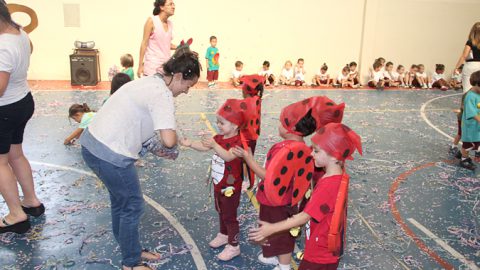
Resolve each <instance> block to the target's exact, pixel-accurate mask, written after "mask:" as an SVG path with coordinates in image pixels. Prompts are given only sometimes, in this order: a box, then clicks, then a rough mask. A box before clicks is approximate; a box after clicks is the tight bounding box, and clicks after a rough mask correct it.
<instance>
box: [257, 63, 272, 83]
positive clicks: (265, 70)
mask: <svg viewBox="0 0 480 270" xmlns="http://www.w3.org/2000/svg"><path fill="white" fill-rule="evenodd" d="M258 75H260V76H263V77H265V85H266V86H268V85H270V84H275V75H273V73H272V72H271V71H270V62H268V61H263V66H262V69H261V70H260V72H258Z"/></svg>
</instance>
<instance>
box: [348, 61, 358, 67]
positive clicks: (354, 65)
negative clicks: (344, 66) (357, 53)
mask: <svg viewBox="0 0 480 270" xmlns="http://www.w3.org/2000/svg"><path fill="white" fill-rule="evenodd" d="M348 66H349V67H356V66H357V63H356V62H350V64H348Z"/></svg>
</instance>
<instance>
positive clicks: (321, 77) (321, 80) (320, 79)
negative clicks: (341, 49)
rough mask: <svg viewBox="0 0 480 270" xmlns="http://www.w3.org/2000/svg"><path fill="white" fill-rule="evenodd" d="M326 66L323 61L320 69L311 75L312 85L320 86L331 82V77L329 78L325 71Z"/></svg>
mask: <svg viewBox="0 0 480 270" xmlns="http://www.w3.org/2000/svg"><path fill="white" fill-rule="evenodd" d="M327 70H328V66H327V64H325V63H323V65H322V66H321V67H320V71H319V72H318V73H317V74H316V75H315V77H313V83H312V86H315V85H316V86H322V87H327V86H330V85H332V84H333V79H331V78H330V75H329V74H328V73H327Z"/></svg>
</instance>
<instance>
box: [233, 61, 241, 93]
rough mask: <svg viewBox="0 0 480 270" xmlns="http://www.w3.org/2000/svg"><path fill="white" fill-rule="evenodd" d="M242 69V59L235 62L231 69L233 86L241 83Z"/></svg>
mask: <svg viewBox="0 0 480 270" xmlns="http://www.w3.org/2000/svg"><path fill="white" fill-rule="evenodd" d="M242 70H243V63H242V61H237V62H235V69H234V70H233V71H232V77H231V81H232V83H233V86H235V87H237V86H239V85H240V84H242V79H241V78H242V75H243V74H242Z"/></svg>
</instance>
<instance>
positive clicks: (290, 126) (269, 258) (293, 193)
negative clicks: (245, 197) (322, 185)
mask: <svg viewBox="0 0 480 270" xmlns="http://www.w3.org/2000/svg"><path fill="white" fill-rule="evenodd" d="M344 107H345V104H340V105H337V104H335V102H333V101H332V100H331V99H329V98H327V97H325V96H317V97H311V98H309V99H305V100H302V101H299V102H296V103H293V104H291V105H289V106H287V107H285V108H283V110H282V112H281V115H280V119H281V121H280V123H279V127H278V131H279V135H280V137H281V138H283V141H281V142H279V143H276V144H275V145H273V146H272V147H271V148H270V150H269V151H268V153H267V160H266V163H265V168H263V167H261V166H260V165H258V164H257V163H256V162H255V160H254V159H253V156H252V155H251V153H249V152H247V151H245V150H243V149H241V148H239V147H236V148H235V149H234V151H233V153H234V154H235V155H237V156H238V157H242V158H243V159H244V160H245V162H246V163H247V164H248V166H249V167H250V168H252V169H253V170H254V171H255V173H256V175H257V176H258V177H259V178H260V179H262V181H261V182H260V183H259V185H258V189H257V194H256V198H257V200H258V202H259V204H260V213H259V219H260V220H262V221H265V222H271V223H273V222H279V221H283V220H286V219H288V218H291V217H292V216H293V215H295V214H296V213H297V212H298V207H297V205H296V203H295V201H297V202H298V200H299V199H301V197H302V196H303V194H300V192H299V191H298V190H296V189H295V184H294V183H292V182H293V181H292V180H293V177H292V178H291V179H282V180H283V183H282V181H281V180H280V178H278V182H277V181H275V183H273V185H272V186H271V187H278V188H279V190H280V191H279V192H277V195H278V196H279V198H278V200H276V201H272V200H270V199H268V198H267V197H266V195H265V192H267V191H268V188H267V187H268V184H267V183H265V179H266V178H265V177H266V175H272V174H274V173H279V174H282V176H283V175H288V174H286V172H287V171H290V173H295V175H298V176H299V177H300V176H303V177H307V179H308V178H310V179H309V180H311V178H312V175H311V174H310V173H307V172H306V170H305V169H304V168H302V169H300V170H298V172H296V171H295V172H294V166H297V165H298V164H303V165H304V166H311V169H312V171H313V164H311V157H310V158H309V157H308V154H309V152H308V151H309V149H308V147H307V146H306V145H305V142H304V137H306V136H309V135H310V134H312V133H313V132H315V131H316V130H318V129H319V128H321V127H323V126H324V125H325V124H327V123H331V122H341V121H342V117H343V110H344ZM302 147H303V148H306V149H302ZM292 149H293V150H297V149H302V150H299V151H295V154H294V152H289V151H290V150H292ZM285 151H286V152H287V153H288V155H282V153H285ZM279 158H280V159H282V158H285V160H283V159H282V160H279ZM287 166H288V167H287ZM299 166H301V165H299ZM282 172H283V173H282ZM290 175H291V174H290ZM285 177H286V176H285ZM285 177H284V178H285ZM280 187H281V188H280ZM294 200H295V201H294ZM267 241H268V244H267V245H262V254H260V255H259V256H258V259H259V260H260V262H262V263H264V264H271V265H277V266H276V267H275V268H274V269H275V270H289V269H290V260H291V255H292V252H293V249H294V246H295V237H294V236H293V235H292V234H291V233H290V232H288V231H287V232H285V231H284V232H281V233H278V234H275V235H273V236H270V237H269V238H268V240H267Z"/></svg>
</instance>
